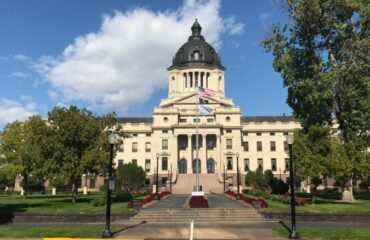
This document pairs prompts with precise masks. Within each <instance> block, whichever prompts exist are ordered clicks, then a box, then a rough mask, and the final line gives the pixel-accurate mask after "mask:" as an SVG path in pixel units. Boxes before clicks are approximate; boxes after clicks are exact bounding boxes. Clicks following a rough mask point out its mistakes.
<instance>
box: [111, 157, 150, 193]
mask: <svg viewBox="0 0 370 240" xmlns="http://www.w3.org/2000/svg"><path fill="white" fill-rule="evenodd" d="M144 183H145V171H144V169H143V168H142V167H139V166H137V165H136V164H133V163H127V164H123V165H120V166H118V168H117V179H116V183H115V188H116V189H115V191H116V193H118V192H120V191H122V190H123V191H124V192H127V193H130V194H131V195H133V196H135V194H136V193H137V192H139V191H140V190H141V189H142V188H143V187H144Z"/></svg>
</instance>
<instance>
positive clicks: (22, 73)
mask: <svg viewBox="0 0 370 240" xmlns="http://www.w3.org/2000/svg"><path fill="white" fill-rule="evenodd" d="M9 76H11V77H18V78H29V77H30V76H31V74H29V73H24V72H13V73H11V74H10V75H9Z"/></svg>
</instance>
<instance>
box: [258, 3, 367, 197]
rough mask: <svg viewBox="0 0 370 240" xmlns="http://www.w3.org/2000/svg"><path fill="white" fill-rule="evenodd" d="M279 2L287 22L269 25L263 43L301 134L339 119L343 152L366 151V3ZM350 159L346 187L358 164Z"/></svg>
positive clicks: (347, 154) (347, 187)
mask: <svg viewBox="0 0 370 240" xmlns="http://www.w3.org/2000/svg"><path fill="white" fill-rule="evenodd" d="M282 6H283V9H284V10H285V12H286V13H287V16H288V22H287V23H286V24H284V25H282V24H276V25H273V27H272V30H273V32H272V35H271V36H269V37H268V38H267V39H265V40H264V41H263V42H262V44H263V46H264V47H265V50H266V51H267V52H271V53H272V54H273V56H274V61H273V67H274V69H275V70H276V71H277V72H279V73H281V75H282V77H283V80H284V86H285V87H287V88H288V99H287V103H288V104H289V106H290V107H292V109H293V110H294V115H295V116H296V117H298V118H299V119H300V120H301V121H302V125H303V128H304V131H305V132H307V131H308V129H309V127H310V126H313V125H328V124H329V125H330V124H332V123H333V122H334V123H337V124H338V129H339V130H340V135H341V140H342V141H343V142H344V144H345V145H348V146H345V150H349V151H356V152H364V151H365V150H366V147H367V146H369V142H370V137H369V130H370V122H369V119H370V64H369V56H370V39H369V26H370V4H369V3H368V1H367V0H283V1H282ZM346 156H349V157H352V155H351V154H349V153H348V152H347V153H346ZM351 160H352V161H350V164H351V165H350V166H348V167H349V168H348V169H350V170H351V173H350V174H346V176H344V179H346V180H345V182H346V183H347V184H346V185H347V186H346V189H347V190H350V189H351V186H352V185H351V180H352V179H353V172H354V171H353V170H354V169H356V167H357V165H358V164H357V163H356V162H358V161H356V159H354V158H351Z"/></svg>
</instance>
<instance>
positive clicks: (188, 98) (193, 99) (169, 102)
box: [160, 93, 233, 107]
mask: <svg viewBox="0 0 370 240" xmlns="http://www.w3.org/2000/svg"><path fill="white" fill-rule="evenodd" d="M204 99H205V100H206V101H207V102H208V104H212V105H221V106H230V107H232V106H233V104H232V103H230V101H229V100H228V99H222V98H218V97H217V96H216V97H204ZM197 101H198V94H197V93H191V94H188V95H185V96H181V97H178V98H173V99H166V100H164V101H163V102H162V103H161V104H160V107H170V106H176V105H177V106H178V105H192V104H194V105H195V104H196V103H197Z"/></svg>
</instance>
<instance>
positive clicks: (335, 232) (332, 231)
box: [275, 227, 370, 240]
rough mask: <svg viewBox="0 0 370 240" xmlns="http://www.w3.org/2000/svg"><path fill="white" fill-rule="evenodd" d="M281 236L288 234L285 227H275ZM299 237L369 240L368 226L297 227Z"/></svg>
mask: <svg viewBox="0 0 370 240" xmlns="http://www.w3.org/2000/svg"><path fill="white" fill-rule="evenodd" d="M275 231H277V232H278V233H279V234H280V235H281V236H283V237H287V236H289V232H288V230H287V229H285V228H283V227H281V228H278V229H275ZM297 231H298V235H299V237H300V239H310V240H311V239H317V240H319V239H320V240H343V239H346V240H349V239H356V240H369V239H370V228H329V227H323V228H318V227H309V228H306V227H305V228H298V229H297Z"/></svg>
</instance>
